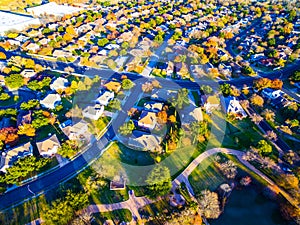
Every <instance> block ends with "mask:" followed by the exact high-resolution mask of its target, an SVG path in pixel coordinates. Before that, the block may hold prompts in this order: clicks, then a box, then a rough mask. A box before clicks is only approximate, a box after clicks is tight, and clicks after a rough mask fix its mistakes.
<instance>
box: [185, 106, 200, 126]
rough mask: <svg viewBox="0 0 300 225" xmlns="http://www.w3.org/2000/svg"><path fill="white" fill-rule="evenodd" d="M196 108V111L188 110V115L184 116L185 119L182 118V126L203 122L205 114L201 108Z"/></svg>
mask: <svg viewBox="0 0 300 225" xmlns="http://www.w3.org/2000/svg"><path fill="white" fill-rule="evenodd" d="M191 107H194V109H191V110H187V111H188V113H186V114H182V115H183V118H181V123H182V124H190V123H192V122H194V121H197V122H201V121H203V113H202V109H201V107H195V106H191Z"/></svg>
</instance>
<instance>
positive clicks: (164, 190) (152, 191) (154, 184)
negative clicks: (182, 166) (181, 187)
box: [146, 165, 172, 199]
mask: <svg viewBox="0 0 300 225" xmlns="http://www.w3.org/2000/svg"><path fill="white" fill-rule="evenodd" d="M146 183H147V186H146V194H147V196H148V197H149V198H151V199H156V198H157V197H159V196H164V195H166V194H168V193H169V192H170V190H171V187H172V183H171V174H170V170H169V168H168V167H165V166H161V165H157V166H155V167H154V169H153V170H152V171H151V172H150V173H149V175H148V176H147V179H146Z"/></svg>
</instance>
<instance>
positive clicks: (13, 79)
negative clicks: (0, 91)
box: [4, 74, 24, 89]
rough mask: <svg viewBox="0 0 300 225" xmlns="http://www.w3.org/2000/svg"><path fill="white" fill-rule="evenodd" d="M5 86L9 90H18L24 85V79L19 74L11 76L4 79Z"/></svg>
mask: <svg viewBox="0 0 300 225" xmlns="http://www.w3.org/2000/svg"><path fill="white" fill-rule="evenodd" d="M4 80H5V85H7V87H9V88H10V89H19V88H20V87H22V86H23V85H24V78H23V77H22V76H21V75H20V74H11V75H10V76H7V77H5V78H4Z"/></svg>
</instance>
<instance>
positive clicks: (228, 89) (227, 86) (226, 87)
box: [220, 83, 231, 97]
mask: <svg viewBox="0 0 300 225" xmlns="http://www.w3.org/2000/svg"><path fill="white" fill-rule="evenodd" d="M220 91H221V92H222V94H223V95H224V96H225V97H227V96H229V95H230V93H231V86H230V84H227V83H225V84H221V85H220Z"/></svg>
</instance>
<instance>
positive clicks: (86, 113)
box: [82, 104, 104, 120]
mask: <svg viewBox="0 0 300 225" xmlns="http://www.w3.org/2000/svg"><path fill="white" fill-rule="evenodd" d="M103 112H104V106H103V105H99V104H96V105H93V106H90V105H89V106H87V107H86V108H85V109H84V110H83V111H82V115H83V117H85V118H88V119H91V120H98V119H99V118H100V117H101V116H102V114H103Z"/></svg>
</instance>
